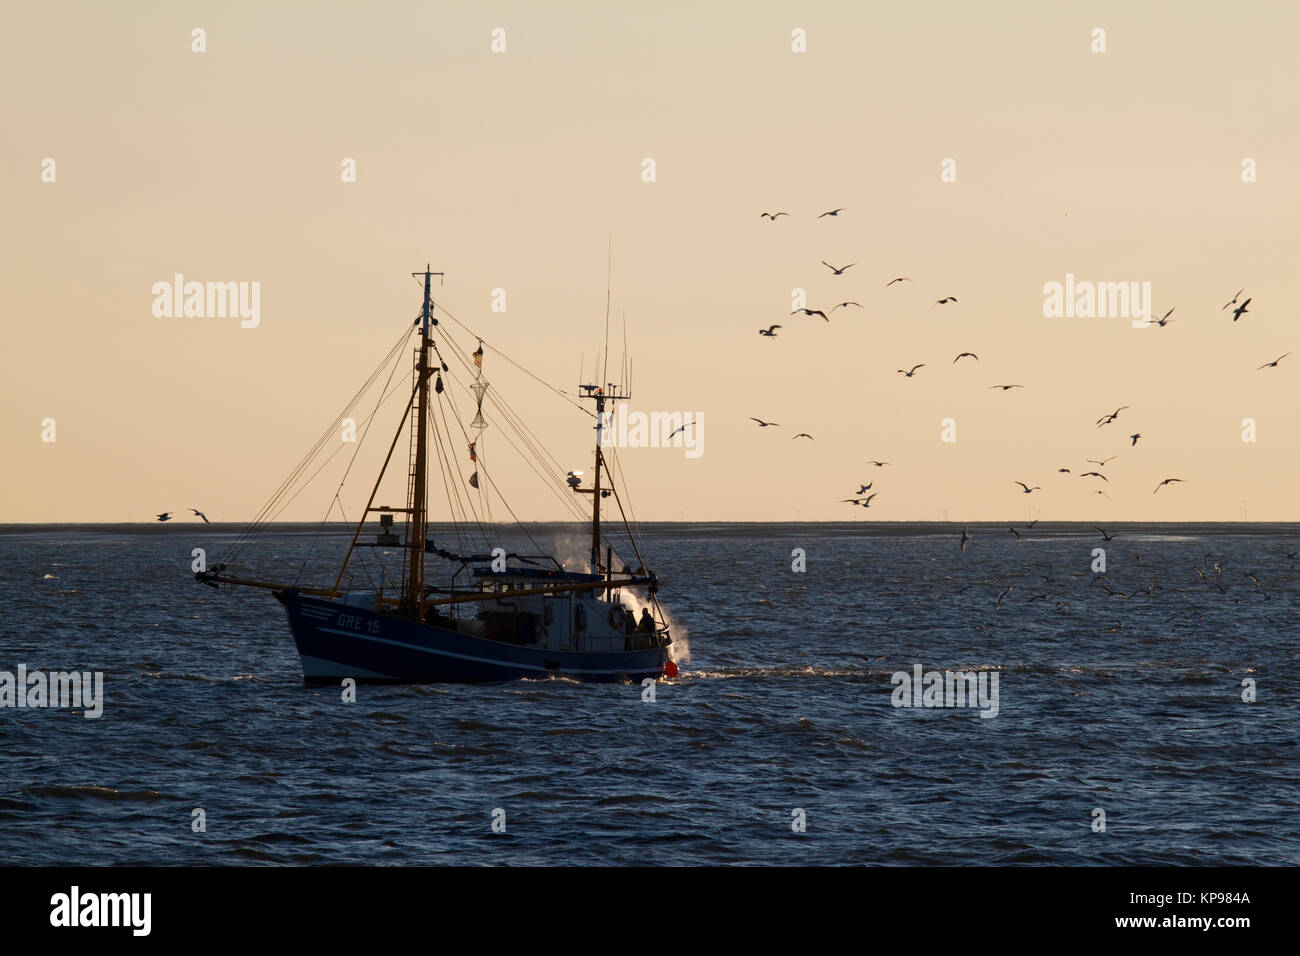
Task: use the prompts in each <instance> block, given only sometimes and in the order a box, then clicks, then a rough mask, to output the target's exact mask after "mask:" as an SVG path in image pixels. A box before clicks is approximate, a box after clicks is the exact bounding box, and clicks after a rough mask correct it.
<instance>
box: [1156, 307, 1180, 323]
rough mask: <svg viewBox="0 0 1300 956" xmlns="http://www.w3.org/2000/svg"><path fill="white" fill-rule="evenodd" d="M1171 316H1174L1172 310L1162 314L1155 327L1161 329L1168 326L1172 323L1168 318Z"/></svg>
mask: <svg viewBox="0 0 1300 956" xmlns="http://www.w3.org/2000/svg"><path fill="white" fill-rule="evenodd" d="M1174 308H1177V306H1175V307H1174ZM1173 314H1174V310H1173V309H1170V310H1169V311H1168V312H1166V313H1165V314H1164V316H1163V317H1162V318H1159V319H1156V325H1159V326H1162V327H1163V326H1166V325H1168V324H1169V323H1170V322H1172V321H1173V320H1172V319H1171V318H1169V316H1171V315H1173Z"/></svg>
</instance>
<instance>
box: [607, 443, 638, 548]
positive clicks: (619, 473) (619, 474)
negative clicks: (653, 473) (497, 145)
mask: <svg viewBox="0 0 1300 956" xmlns="http://www.w3.org/2000/svg"><path fill="white" fill-rule="evenodd" d="M614 469H615V478H616V480H618V481H621V482H622V483H623V494H624V496H625V497H626V498H627V510H628V511H629V512H630V513H631V515H632V524H633V525H634V527H635V531H634V530H633V529H632V528H629V529H628V534H629V535H633V541H632V545H633V547H635V546H636V539H637V538H640V537H641V522H640V521H638V520H637V516H636V508H635V507H633V505H632V490H631V487H630V486H629V485H628V483H627V475H626V473H625V471H624V469H623V462H622V460H621V459H620V458H619V455H618V449H617V448H615V449H614ZM620 507H621V505H620ZM643 566H644V565H643Z"/></svg>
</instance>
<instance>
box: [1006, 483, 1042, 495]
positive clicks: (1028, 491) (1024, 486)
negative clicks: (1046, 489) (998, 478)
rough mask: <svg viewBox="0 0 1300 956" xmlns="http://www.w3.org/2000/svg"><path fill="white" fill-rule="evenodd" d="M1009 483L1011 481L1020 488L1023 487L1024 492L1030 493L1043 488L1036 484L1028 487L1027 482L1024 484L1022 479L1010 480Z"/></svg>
mask: <svg viewBox="0 0 1300 956" xmlns="http://www.w3.org/2000/svg"><path fill="white" fill-rule="evenodd" d="M1011 483H1012V484H1013V485H1019V486H1020V487H1021V488H1024V489H1025V494H1030V493H1031V492H1034V491H1042V490H1043V489H1042V488H1040V487H1039V486H1038V485H1034V487H1032V488H1030V487H1029V486H1028V485H1027V484H1025V483H1024V482H1023V481H1013V482H1011Z"/></svg>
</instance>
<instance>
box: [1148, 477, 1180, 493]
mask: <svg viewBox="0 0 1300 956" xmlns="http://www.w3.org/2000/svg"><path fill="white" fill-rule="evenodd" d="M1186 480H1187V479H1185V478H1166V479H1165V480H1164V481H1162V482H1160V484H1158V485H1156V491H1159V490H1160V489H1161V488H1163V487H1164V486H1165V485H1167V484H1169V483H1170V482H1172V481H1186ZM1156 491H1153V492H1151V493H1152V494H1153V495H1154V494H1155V493H1156Z"/></svg>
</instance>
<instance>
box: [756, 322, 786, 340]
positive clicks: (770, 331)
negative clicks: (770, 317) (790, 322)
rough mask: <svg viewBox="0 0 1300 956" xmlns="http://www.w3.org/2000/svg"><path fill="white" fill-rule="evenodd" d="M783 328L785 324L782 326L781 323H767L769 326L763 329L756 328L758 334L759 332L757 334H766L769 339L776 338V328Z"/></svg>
mask: <svg viewBox="0 0 1300 956" xmlns="http://www.w3.org/2000/svg"><path fill="white" fill-rule="evenodd" d="M783 328H785V326H783V325H769V326H768V327H767V328H765V329H759V330H758V334H759V335H766V336H767V337H768V338H769V339H774V338H776V330H777V329H783Z"/></svg>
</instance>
